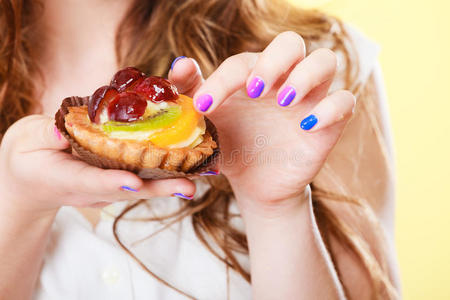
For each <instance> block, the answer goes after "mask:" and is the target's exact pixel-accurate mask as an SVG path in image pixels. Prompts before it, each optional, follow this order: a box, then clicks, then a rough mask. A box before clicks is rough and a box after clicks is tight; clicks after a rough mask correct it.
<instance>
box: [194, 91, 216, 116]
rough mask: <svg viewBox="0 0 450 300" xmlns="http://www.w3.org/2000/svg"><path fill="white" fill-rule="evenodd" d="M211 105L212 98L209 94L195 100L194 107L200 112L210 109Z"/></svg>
mask: <svg viewBox="0 0 450 300" xmlns="http://www.w3.org/2000/svg"><path fill="white" fill-rule="evenodd" d="M212 103H213V98H212V96H211V95H209V94H204V95H200V96H199V97H198V98H197V99H196V100H195V106H196V107H197V109H198V110H199V111H202V112H205V111H207V110H208V109H209V108H210V107H211V104H212Z"/></svg>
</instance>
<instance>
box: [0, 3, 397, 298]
mask: <svg viewBox="0 0 450 300" xmlns="http://www.w3.org/2000/svg"><path fill="white" fill-rule="evenodd" d="M1 5H2V9H1V10H0V120H1V121H0V140H1V136H2V135H3V134H4V132H5V131H6V130H7V129H8V127H9V126H10V125H11V124H12V123H13V122H14V121H16V120H18V119H20V118H22V117H24V116H26V115H27V114H29V113H30V112H31V111H32V109H33V108H35V107H36V106H37V105H38V104H37V102H36V101H35V100H34V97H35V95H34V94H33V92H34V91H35V89H34V86H33V80H32V78H33V79H35V78H36V77H38V76H39V68H38V64H37V62H36V58H35V57H34V54H33V51H32V49H33V48H32V45H33V42H34V41H35V39H36V36H37V33H36V32H34V31H33V30H32V26H31V25H32V22H34V21H35V18H34V16H35V15H37V13H36V9H38V6H37V5H36V4H35V3H31V1H29V0H1ZM286 30H293V31H296V32H297V33H299V34H300V35H301V36H302V37H303V38H304V39H305V41H306V43H307V48H308V49H309V48H310V47H309V46H311V45H312V44H314V43H321V42H326V43H330V42H331V48H332V49H333V50H334V51H337V52H341V53H343V54H344V58H345V62H346V66H347V68H346V69H345V74H343V77H344V80H345V83H346V86H347V88H348V89H352V90H353V91H355V92H357V90H358V88H359V86H358V85H356V84H355V81H354V78H355V76H356V71H355V68H354V66H355V61H351V59H350V58H351V57H352V56H353V55H352V48H351V46H349V45H350V44H349V41H348V36H347V33H346V31H345V29H344V27H343V26H342V24H341V22H340V21H339V20H338V19H336V18H333V17H330V16H326V15H324V14H323V13H321V12H318V11H311V10H301V9H299V8H294V7H292V6H290V5H289V4H287V3H285V2H284V1H265V0H211V1H202V0H185V1H168V0H155V1H141V0H135V1H134V3H133V4H132V5H131V6H130V8H129V11H128V12H127V14H126V16H125V17H124V18H123V20H122V22H121V24H120V26H119V29H118V31H117V35H116V52H117V58H118V65H119V66H129V65H132V66H137V67H138V68H140V69H142V70H144V71H145V72H147V73H149V74H154V75H160V76H163V75H167V71H168V66H169V65H170V62H171V61H172V60H173V59H174V58H175V57H177V56H180V55H185V56H189V57H193V58H195V59H196V60H197V61H198V63H199V65H200V67H201V69H202V71H203V72H204V74H205V75H206V76H207V75H208V74H210V73H211V72H212V71H213V70H214V69H215V68H216V67H217V66H218V65H219V64H220V63H221V62H222V61H223V60H225V59H226V58H227V57H229V56H231V55H234V54H237V53H240V52H243V51H261V50H262V49H263V48H264V47H265V46H266V45H267V44H268V43H269V42H270V41H271V40H272V39H273V38H274V37H275V36H276V35H277V34H278V33H280V32H283V31H286ZM352 66H353V68H352ZM202 180H204V181H207V182H208V184H209V186H210V188H209V190H208V191H207V192H206V193H205V194H204V195H203V196H202V197H201V198H199V199H195V201H190V202H184V204H183V206H182V208H181V209H180V210H179V211H177V212H175V213H174V214H171V215H170V216H164V217H163V216H159V217H157V218H148V219H146V221H160V220H161V219H162V218H167V219H171V220H172V221H171V222H172V223H173V222H178V221H180V220H181V219H182V218H185V217H188V216H191V217H192V224H193V227H194V230H195V233H196V235H197V237H198V238H199V239H200V240H201V241H202V242H203V244H204V245H205V246H206V247H207V248H208V249H209V250H210V251H211V252H212V253H213V254H214V255H215V256H216V257H217V258H218V259H220V260H222V261H223V262H224V264H226V266H227V269H233V270H234V271H236V272H238V273H239V274H241V275H242V277H243V278H244V279H245V280H247V281H248V282H250V280H251V278H250V274H249V272H248V271H247V270H245V268H244V267H243V266H241V264H240V263H239V261H238V259H237V258H236V256H235V253H247V254H248V245H247V240H246V236H245V234H244V233H243V232H240V231H239V230H237V229H235V228H233V227H232V226H231V225H230V222H229V220H230V218H231V216H230V215H229V205H230V203H231V199H232V197H233V191H232V189H231V187H230V185H229V183H228V181H227V179H226V178H225V177H224V176H215V177H210V178H206V179H202ZM312 191H313V204H314V211H315V215H316V218H317V221H318V224H319V228H320V232H321V234H322V237H323V239H324V241H325V243H326V246H327V247H328V250H329V252H330V254H331V257H332V259H333V260H335V255H334V252H333V248H332V247H331V244H330V239H331V238H335V239H337V240H338V241H339V242H340V243H341V244H342V245H343V246H345V247H346V249H348V251H351V252H352V253H353V254H355V256H356V257H357V258H358V259H359V261H360V262H361V264H362V265H363V266H364V268H365V270H366V271H367V274H368V275H369V277H370V280H371V283H372V289H373V295H374V298H383V299H394V298H396V297H397V296H396V292H395V289H394V288H393V284H392V283H391V280H390V277H389V271H388V267H387V264H386V255H385V253H381V255H379V256H376V255H375V254H374V253H373V251H371V249H370V247H368V246H367V245H368V243H367V242H366V240H365V239H364V237H363V236H362V234H361V233H359V232H357V231H356V230H354V229H352V228H351V227H350V226H349V225H348V224H346V223H345V221H344V220H341V219H339V218H337V216H336V214H335V213H334V212H333V210H331V209H330V208H329V207H328V206H327V203H328V202H329V201H334V202H335V201H340V202H342V203H345V204H348V205H351V206H352V207H353V208H354V209H355V210H357V211H359V212H361V213H362V214H363V215H365V216H371V217H374V213H373V211H372V210H371V209H370V207H369V205H368V204H367V203H366V202H365V201H364V200H363V199H353V198H350V197H346V196H345V197H344V196H342V195H337V194H334V193H331V192H329V191H327V190H325V189H323V188H319V187H317V186H316V185H314V184H312ZM144 203H146V201H145V200H141V201H138V202H136V203H133V204H132V205H130V206H128V207H127V208H126V209H125V210H124V211H123V212H122V213H121V214H120V215H119V216H118V217H117V218H116V220H115V222H114V226H113V230H114V235H115V237H116V239H117V241H118V242H119V244H120V245H121V246H122V247H123V248H124V249H125V250H126V251H127V252H128V253H129V254H130V255H131V256H132V257H133V258H134V259H135V260H136V261H137V262H138V263H139V264H140V265H141V266H142V267H143V268H144V269H145V270H146V271H147V272H148V273H149V274H151V275H152V276H154V277H155V278H157V279H158V280H160V281H161V282H162V283H164V284H166V285H168V286H170V287H171V288H173V289H175V290H177V291H178V292H180V293H182V294H184V295H186V296H188V297H191V296H189V295H187V294H186V293H184V292H183V291H181V290H179V289H178V288H177V287H175V286H172V285H171V284H170V282H166V281H165V280H163V279H161V278H159V277H158V276H157V274H154V273H153V272H152V271H151V270H150V269H148V268H147V267H146V266H145V264H143V263H142V262H141V261H140V260H139V258H138V257H136V256H135V255H134V254H133V253H132V252H131V251H130V250H129V249H127V247H126V246H125V245H124V243H123V242H122V241H121V240H120V237H119V236H118V234H117V227H118V223H119V221H120V220H121V219H122V218H123V216H125V215H126V214H127V213H128V212H129V211H130V210H132V209H135V208H136V207H138V206H140V205H143V204H144ZM373 226H374V231H375V230H377V229H376V228H377V226H378V225H377V224H376V222H374V224H373ZM212 243H214V244H215V245H212ZM382 243H383V241H382V239H381V238H380V244H382ZM214 246H219V248H220V250H221V251H222V252H223V253H224V254H225V257H222V256H221V255H220V254H219V253H217V251H216V250H214V249H216V247H214ZM337 271H338V273H339V270H337ZM346 289H348V287H347V288H346ZM191 298H192V297H191Z"/></svg>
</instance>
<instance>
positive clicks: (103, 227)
mask: <svg viewBox="0 0 450 300" xmlns="http://www.w3.org/2000/svg"><path fill="white" fill-rule="evenodd" d="M348 30H349V31H350V33H351V36H352V38H353V40H354V44H355V46H356V47H357V53H358V56H359V67H360V72H359V81H360V82H362V83H363V82H365V80H366V79H367V78H368V76H369V75H370V73H371V72H372V71H373V69H374V67H375V65H376V57H377V53H378V47H377V45H376V44H374V43H373V42H371V41H370V40H368V39H366V38H365V37H364V36H363V35H361V34H360V33H359V32H358V31H356V30H355V29H352V28H348ZM339 61H340V62H341V63H340V64H339V67H340V68H341V69H342V68H343V67H344V66H343V64H342V61H343V60H342V58H339ZM338 78H339V77H338ZM340 87H342V82H340V81H339V80H336V81H335V82H334V84H333V86H332V89H333V90H336V89H338V88H340ZM197 186H198V187H197V189H198V191H197V194H196V196H198V195H199V194H201V193H202V192H204V191H205V189H207V188H208V187H207V186H205V185H204V184H202V183H198V182H197ZM309 198H310V200H309V211H310V226H311V228H312V230H313V232H314V233H315V242H316V243H317V244H318V246H319V248H320V249H321V253H322V254H323V256H324V258H325V260H326V261H327V263H328V266H329V268H328V269H329V272H330V274H331V275H332V277H333V278H334V279H335V280H334V281H335V284H336V287H337V290H338V291H339V293H340V296H341V297H340V298H341V299H345V296H344V293H343V289H342V286H341V285H340V283H339V280H338V279H337V274H336V271H335V269H334V267H333V264H332V262H331V259H330V257H329V254H328V253H327V250H326V248H325V245H324V243H323V241H322V239H321V237H320V234H319V230H318V227H317V224H316V221H315V218H314V214H313V209H312V202H311V197H309ZM148 204H149V205H140V206H139V208H138V209H134V210H132V211H130V212H129V213H128V214H127V215H126V217H125V218H124V219H122V221H120V222H119V226H118V233H119V237H120V238H121V239H122V241H123V243H124V244H125V245H126V246H127V247H128V248H130V249H131V250H132V252H133V253H134V254H135V255H136V256H137V257H138V258H139V259H140V260H141V261H142V262H143V263H144V264H145V265H146V266H147V267H148V268H149V269H150V270H151V271H152V272H154V273H155V274H156V275H158V276H159V277H160V278H162V279H164V280H166V281H167V282H169V283H170V284H172V285H173V286H175V287H177V288H178V289H180V290H182V291H184V292H186V293H187V294H189V295H191V296H193V297H195V298H196V299H227V271H226V267H225V264H224V263H222V262H221V261H220V260H219V259H217V258H216V257H215V256H214V255H213V254H212V253H210V252H209V250H208V249H206V248H205V247H204V246H203V244H202V243H201V242H200V241H199V240H198V239H197V237H196V235H195V233H194V230H193V227H192V223H191V218H190V217H187V218H184V219H183V220H182V221H181V222H178V223H176V224H174V225H172V226H170V227H168V228H167V229H165V230H163V231H161V232H159V233H157V234H155V235H153V236H151V237H149V235H150V234H151V233H154V232H156V231H157V230H158V229H161V228H162V227H163V226H164V224H165V223H167V221H164V223H161V222H141V221H133V220H132V219H135V218H138V217H142V218H144V217H148V216H154V215H164V214H168V213H170V212H173V211H175V210H176V209H177V208H179V206H180V201H179V200H178V199H177V198H152V199H151V200H149V201H148ZM125 206H126V203H123V202H122V203H115V204H112V205H110V206H107V207H105V208H104V209H103V211H102V213H101V220H100V222H99V223H98V225H97V226H96V227H95V228H92V225H91V224H90V223H89V222H88V221H87V220H86V219H85V218H84V217H83V216H82V215H81V214H80V213H79V212H78V211H77V210H76V209H75V208H73V207H63V208H62V209H60V211H59V212H58V214H57V216H56V220H55V222H54V224H53V227H52V232H51V238H50V242H49V245H48V249H47V252H46V255H45V258H44V264H43V267H42V270H41V273H40V277H39V281H38V285H37V287H36V290H35V293H34V299H35V300H61V299H64V300H75V299H83V300H86V299H95V300H102V299H104V300H114V299H121V300H123V299H130V300H131V299H134V300H140V299H183V300H184V299H186V297H185V296H183V295H181V294H180V293H178V292H176V291H174V290H172V289H171V288H169V287H167V286H166V285H164V284H162V283H160V282H159V281H157V280H156V279H154V278H153V277H152V276H150V275H149V274H148V273H147V272H146V271H144V270H143V269H142V268H141V266H139V265H138V264H137V263H136V262H135V261H134V260H133V259H132V258H131V257H130V256H129V255H128V254H127V253H126V252H125V251H124V250H122V248H121V247H120V246H119V245H118V244H117V242H116V240H115V238H114V236H113V233H112V222H113V220H114V216H117V215H118V214H119V213H120V212H121V211H122V209H123V208H124V207H125ZM150 206H151V208H150ZM231 210H237V207H236V204H235V203H233V204H232V206H231ZM235 225H236V226H237V227H240V228H242V229H243V224H242V220H237V221H236V224H235ZM238 258H239V260H240V262H241V263H242V265H243V266H244V267H245V268H246V269H247V270H249V259H248V257H245V256H243V255H241V256H239V257H238ZM228 294H229V299H233V300H234V299H251V287H250V285H249V284H248V283H247V282H246V281H245V280H244V279H243V278H242V277H241V276H240V275H239V274H237V273H235V272H233V271H232V270H231V269H230V270H229V288H228Z"/></svg>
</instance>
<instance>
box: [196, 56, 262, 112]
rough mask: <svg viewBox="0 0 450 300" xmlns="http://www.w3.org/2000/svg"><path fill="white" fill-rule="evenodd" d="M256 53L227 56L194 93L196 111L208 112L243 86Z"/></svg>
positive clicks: (253, 63)
mask: <svg viewBox="0 0 450 300" xmlns="http://www.w3.org/2000/svg"><path fill="white" fill-rule="evenodd" d="M257 57H258V54H257V53H250V52H244V53H240V54H237V55H234V56H231V57H229V58H227V59H226V60H225V61H224V62H223V63H222V64H221V65H220V66H219V67H218V68H217V70H216V71H214V72H213V73H212V74H211V76H209V77H208V79H206V81H205V82H204V84H203V85H202V86H201V87H200V88H199V90H198V91H197V92H196V93H195V95H194V106H195V108H196V109H197V111H198V112H200V113H202V114H209V113H211V112H213V111H214V110H215V109H216V108H217V107H219V106H220V105H221V104H222V103H223V102H224V101H225V100H226V99H227V98H228V97H230V96H231V95H233V94H234V93H235V92H237V91H239V90H240V89H242V88H243V87H244V86H245V83H246V81H247V78H248V76H249V74H250V72H251V70H252V69H253V66H254V65H255V62H256V59H257Z"/></svg>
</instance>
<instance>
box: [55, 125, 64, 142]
mask: <svg viewBox="0 0 450 300" xmlns="http://www.w3.org/2000/svg"><path fill="white" fill-rule="evenodd" d="M53 132H54V133H55V135H56V138H57V139H58V140H61V139H62V136H61V132H59V130H58V128H57V127H56V125H55V127H53Z"/></svg>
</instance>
